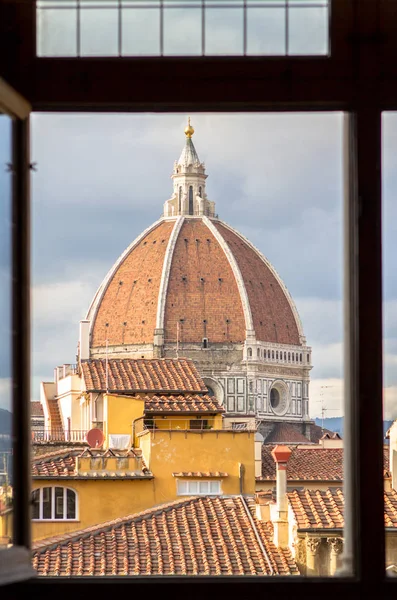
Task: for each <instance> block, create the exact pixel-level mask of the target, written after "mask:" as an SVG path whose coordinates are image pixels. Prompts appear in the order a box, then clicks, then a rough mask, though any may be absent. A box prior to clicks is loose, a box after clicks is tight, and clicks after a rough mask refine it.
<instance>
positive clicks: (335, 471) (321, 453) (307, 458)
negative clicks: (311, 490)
mask: <svg viewBox="0 0 397 600" xmlns="http://www.w3.org/2000/svg"><path fill="white" fill-rule="evenodd" d="M271 451H272V447H271V446H262V477H260V478H259V480H268V479H270V480H273V479H274V480H275V479H276V464H275V462H274V459H273V456H272V455H271ZM291 451H292V454H291V456H290V458H289V460H288V463H287V479H292V480H301V479H305V480H310V481H342V479H343V448H318V447H314V448H299V446H291Z"/></svg>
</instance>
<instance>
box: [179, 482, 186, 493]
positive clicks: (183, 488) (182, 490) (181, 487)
mask: <svg viewBox="0 0 397 600" xmlns="http://www.w3.org/2000/svg"><path fill="white" fill-rule="evenodd" d="M187 483H188V482H187V481H178V494H187V493H188V485H187Z"/></svg>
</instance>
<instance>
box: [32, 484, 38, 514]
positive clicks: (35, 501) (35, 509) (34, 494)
mask: <svg viewBox="0 0 397 600" xmlns="http://www.w3.org/2000/svg"><path fill="white" fill-rule="evenodd" d="M39 518H40V490H34V491H33V492H32V519H39Z"/></svg>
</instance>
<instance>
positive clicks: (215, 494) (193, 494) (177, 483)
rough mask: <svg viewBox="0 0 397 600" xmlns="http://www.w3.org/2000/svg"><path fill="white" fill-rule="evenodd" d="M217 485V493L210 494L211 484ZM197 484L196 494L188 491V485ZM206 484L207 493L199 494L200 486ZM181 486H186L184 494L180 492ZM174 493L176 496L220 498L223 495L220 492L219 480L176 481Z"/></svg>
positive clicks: (220, 483) (220, 482) (220, 484)
mask: <svg viewBox="0 0 397 600" xmlns="http://www.w3.org/2000/svg"><path fill="white" fill-rule="evenodd" d="M214 482H216V483H218V484H219V486H218V491H216V492H211V483H214ZM193 483H197V490H198V491H197V492H192V491H189V485H190V484H193ZM202 483H208V492H200V484H202ZM181 484H186V492H181V491H180V486H181ZM176 493H177V496H200V497H201V496H221V495H222V494H223V491H222V481H221V480H219V479H194V478H192V479H177V482H176Z"/></svg>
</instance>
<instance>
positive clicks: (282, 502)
mask: <svg viewBox="0 0 397 600" xmlns="http://www.w3.org/2000/svg"><path fill="white" fill-rule="evenodd" d="M272 456H273V459H274V462H275V463H276V474H277V484H276V494H277V504H276V510H275V515H274V518H273V519H272V521H273V526H274V543H275V545H276V546H278V547H279V548H287V547H288V541H289V540H288V528H289V524H288V499H287V462H288V460H289V457H290V456H291V450H290V449H289V448H288V447H287V446H276V447H275V448H273V450H272Z"/></svg>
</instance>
